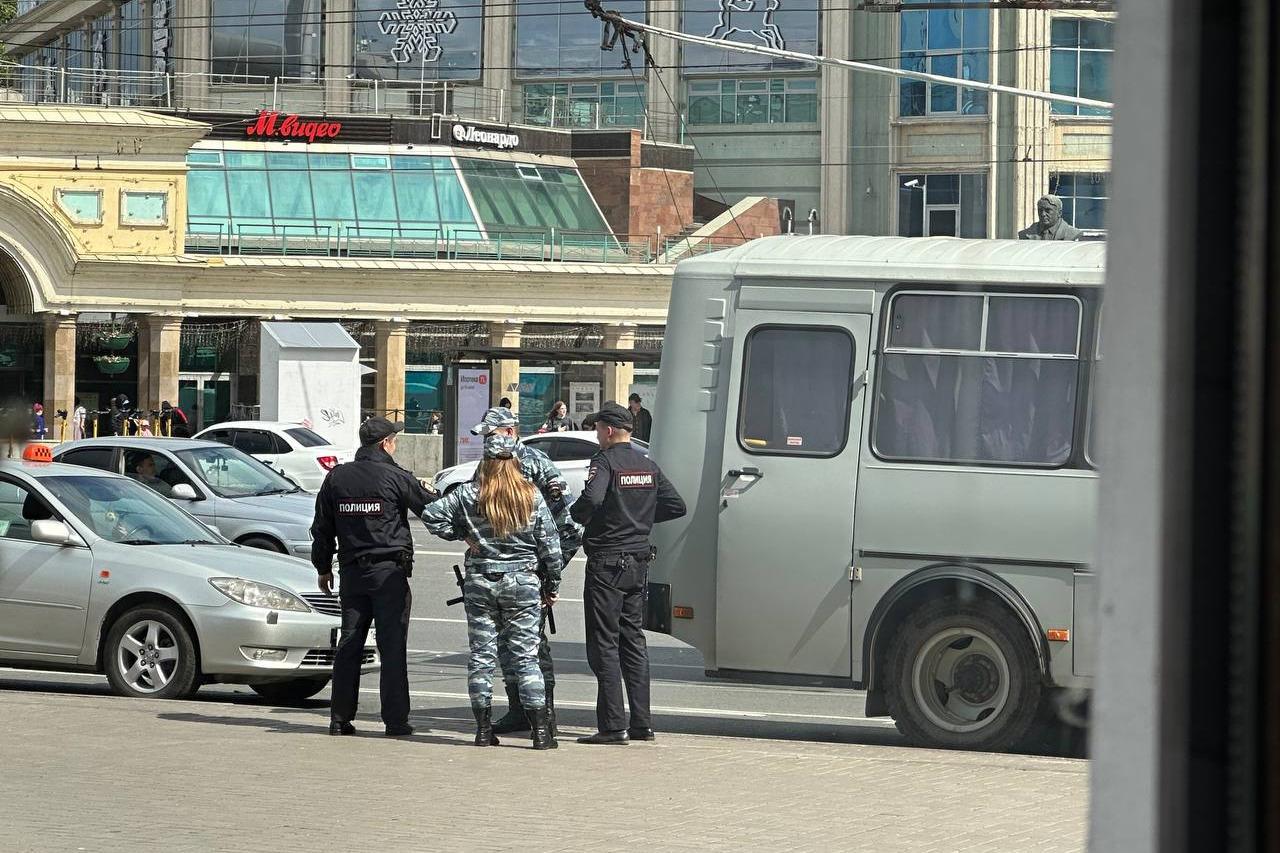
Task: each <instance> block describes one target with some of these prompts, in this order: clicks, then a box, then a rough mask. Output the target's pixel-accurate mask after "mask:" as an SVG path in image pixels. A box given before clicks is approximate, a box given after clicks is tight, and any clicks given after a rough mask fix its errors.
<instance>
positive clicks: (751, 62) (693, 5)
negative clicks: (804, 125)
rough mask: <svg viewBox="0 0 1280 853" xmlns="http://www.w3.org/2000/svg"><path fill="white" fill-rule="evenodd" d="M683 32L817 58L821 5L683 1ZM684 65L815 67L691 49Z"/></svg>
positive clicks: (693, 68)
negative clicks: (808, 54)
mask: <svg viewBox="0 0 1280 853" xmlns="http://www.w3.org/2000/svg"><path fill="white" fill-rule="evenodd" d="M681 30H682V31H683V32H686V33H688V34H690V35H696V36H703V37H705V38H712V39H718V40H723V41H736V42H743V43H745V44H753V45H763V46H764V47H772V48H778V49H781V50H795V51H799V52H801V53H811V54H817V53H819V50H818V2H817V0H760V2H754V3H740V4H739V3H735V2H734V0H684V9H683V15H682V20H681ZM597 31H598V27H597ZM597 40H598V36H597ZM681 63H682V65H683V66H684V70H685V73H687V74H704V73H708V74H714V73H721V74H723V73H724V72H726V71H727V72H730V73H732V72H735V71H794V70H796V69H800V68H812V67H814V66H813V63H811V62H799V61H796V60H794V59H779V58H775V57H772V56H760V55H757V54H751V53H742V52H741V51H736V50H728V49H726V48H718V47H707V46H704V45H693V44H686V45H683V46H682V47H681Z"/></svg>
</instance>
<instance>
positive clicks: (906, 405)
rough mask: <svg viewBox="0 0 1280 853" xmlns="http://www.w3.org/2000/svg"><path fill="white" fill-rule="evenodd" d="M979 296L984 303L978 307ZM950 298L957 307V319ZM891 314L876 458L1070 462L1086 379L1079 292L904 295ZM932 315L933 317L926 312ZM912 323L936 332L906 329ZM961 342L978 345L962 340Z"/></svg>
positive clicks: (879, 399) (876, 428)
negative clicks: (1081, 381) (1080, 385)
mask: <svg viewBox="0 0 1280 853" xmlns="http://www.w3.org/2000/svg"><path fill="white" fill-rule="evenodd" d="M921 296H923V297H924V298H923V299H921V298H920V297H921ZM975 299H978V300H980V301H981V309H982V310H981V311H980V312H977V313H975V312H974V310H973V306H974V305H975V301H974V300H975ZM900 302H902V303H903V304H902V305H899V303H900ZM948 304H953V305H954V306H955V307H956V311H955V312H954V317H953V319H952V321H950V322H949V321H947V320H946V319H945V316H946V307H947V305H948ZM888 312H889V316H890V317H892V321H891V323H890V324H889V330H888V333H887V335H886V338H887V342H886V346H885V349H884V353H883V355H882V356H881V359H880V368H879V378H878V381H877V387H876V414H875V424H874V425H873V431H874V436H875V444H874V449H875V451H876V453H877V454H878V455H879V456H881V457H882V458H885V459H893V460H903V461H907V460H910V461H924V462H956V463H966V462H967V463H997V464H1009V465H1023V466H1039V467H1053V466H1060V465H1063V464H1065V463H1066V462H1067V460H1068V459H1069V458H1070V456H1071V448H1072V440H1073V431H1074V426H1075V411H1076V383H1077V381H1078V377H1079V348H1080V302H1079V301H1078V300H1077V299H1075V298H1074V297H1071V296H1002V295H1000V294H987V295H981V296H977V297H975V296H973V295H969V294H966V295H951V294H936V293H935V294H923V295H921V294H898V295H896V296H895V297H894V298H893V299H892V300H891V302H890V306H889V309H888ZM926 313H928V314H932V315H933V316H932V317H929V318H924V319H922V318H921V316H920V315H923V314H926ZM925 319H927V322H925ZM912 328H925V329H928V330H930V333H929V334H927V335H926V334H906V333H905V332H904V331H903V330H910V329H912ZM975 331H976V332H977V334H976V335H975V334H974V332H975ZM939 340H942V341H945V342H946V343H951V344H952V346H946V345H944V344H939V343H937V341H939ZM962 341H963V342H965V343H966V344H967V343H968V342H976V346H975V345H965V346H956V345H955V344H956V343H959V342H962ZM956 350H963V351H960V352H957V351H956Z"/></svg>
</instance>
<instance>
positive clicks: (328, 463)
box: [316, 456, 338, 471]
mask: <svg viewBox="0 0 1280 853" xmlns="http://www.w3.org/2000/svg"><path fill="white" fill-rule="evenodd" d="M316 461H317V462H319V463H320V467H321V468H323V469H324V470H326V471H332V470H333V469H334V468H335V467H336V466H337V464H338V457H336V456H317V457H316Z"/></svg>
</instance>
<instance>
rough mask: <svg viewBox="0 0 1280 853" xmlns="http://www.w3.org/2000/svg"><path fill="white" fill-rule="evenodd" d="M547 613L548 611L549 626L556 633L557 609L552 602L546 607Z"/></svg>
mask: <svg viewBox="0 0 1280 853" xmlns="http://www.w3.org/2000/svg"><path fill="white" fill-rule="evenodd" d="M546 613H547V627H548V628H550V629H551V633H553V634H554V633H555V632H556V611H555V608H554V607H552V606H551V605H550V604H548V605H547V608H546Z"/></svg>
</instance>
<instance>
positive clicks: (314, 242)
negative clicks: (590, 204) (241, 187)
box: [186, 217, 654, 264]
mask: <svg viewBox="0 0 1280 853" xmlns="http://www.w3.org/2000/svg"><path fill="white" fill-rule="evenodd" d="M653 245H654V241H653V239H652V238H650V237H648V236H643V235H629V238H628V239H625V240H620V239H618V237H617V236H615V235H613V234H607V233H592V232H577V231H561V230H558V229H549V230H537V229H487V231H486V232H485V234H484V235H481V234H480V233H479V232H477V231H474V230H454V229H445V230H443V231H442V230H441V229H440V227H439V225H438V224H436V223H414V222H397V223H386V224H368V223H357V224H347V223H341V222H337V223H332V224H330V225H324V224H316V225H297V224H285V223H255V222H228V221H227V220H225V219H210V218H207V217H191V218H190V219H189V220H188V224H187V235H186V249H187V251H188V252H191V253H192V254H212V255H255V256H264V255H284V256H295V257H297V256H307V255H312V256H321V257H334V258H408V259H413V258H418V259H421V258H432V259H442V260H497V261H505V260H512V261H560V262H581V263H614V264H634V263H640V264H644V263H649V262H650V261H652V260H653Z"/></svg>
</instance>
